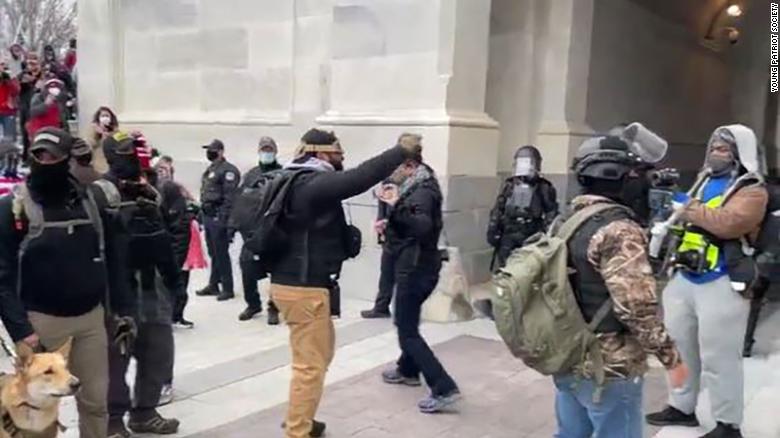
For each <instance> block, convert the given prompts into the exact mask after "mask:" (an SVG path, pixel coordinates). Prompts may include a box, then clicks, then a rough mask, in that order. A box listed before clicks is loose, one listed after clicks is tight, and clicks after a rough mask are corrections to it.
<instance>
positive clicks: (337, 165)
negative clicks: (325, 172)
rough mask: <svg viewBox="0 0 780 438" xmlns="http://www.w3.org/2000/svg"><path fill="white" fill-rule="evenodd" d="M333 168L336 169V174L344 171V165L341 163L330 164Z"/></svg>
mask: <svg viewBox="0 0 780 438" xmlns="http://www.w3.org/2000/svg"><path fill="white" fill-rule="evenodd" d="M330 165H331V166H333V168H334V169H336V172H341V171H343V170H344V163H343V162H341V161H339V162H338V163H330Z"/></svg>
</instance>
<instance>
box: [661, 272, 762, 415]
mask: <svg viewBox="0 0 780 438" xmlns="http://www.w3.org/2000/svg"><path fill="white" fill-rule="evenodd" d="M663 307H664V322H665V324H666V327H667V329H668V330H669V333H670V334H671V336H672V338H673V339H674V341H675V342H676V343H677V348H678V349H679V351H680V353H681V354H682V359H683V361H684V362H685V363H686V364H687V365H688V368H689V369H690V376H689V377H688V380H687V381H686V382H685V385H684V386H683V387H681V388H678V389H672V390H671V391H670V394H669V405H671V406H673V407H675V408H677V409H679V410H681V411H683V412H685V413H688V414H690V413H693V412H694V411H695V410H696V401H697V399H698V396H699V390H700V389H701V386H702V384H703V385H704V386H706V387H707V389H708V390H709V394H710V400H711V404H712V415H713V417H714V418H715V420H716V421H719V422H723V423H726V424H734V425H740V424H742V413H743V398H744V395H743V377H744V376H743V372H742V343H743V340H744V339H745V330H746V329H747V318H748V313H749V311H750V302H749V301H748V300H746V299H744V298H742V296H741V295H739V294H738V293H737V292H735V291H734V290H733V289H732V287H731V282H730V280H729V278H728V276H723V277H721V278H719V279H718V280H716V281H713V282H711V283H706V284H696V283H692V282H690V281H688V280H687V279H686V278H685V277H683V276H682V275H681V274H677V275H675V276H674V278H673V279H672V281H670V282H669V284H668V285H667V286H666V289H664V294H663Z"/></svg>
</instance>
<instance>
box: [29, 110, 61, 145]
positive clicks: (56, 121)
mask: <svg viewBox="0 0 780 438" xmlns="http://www.w3.org/2000/svg"><path fill="white" fill-rule="evenodd" d="M49 127H52V128H62V119H60V108H59V107H58V106H57V104H56V103H53V104H51V105H49V107H48V108H46V112H45V113H44V114H43V115H42V116H38V117H33V118H31V119H30V121H29V122H27V124H26V125H25V128H26V129H27V134H28V135H29V136H30V138H33V137H35V134H36V133H37V132H38V131H40V130H41V129H43V128H49Z"/></svg>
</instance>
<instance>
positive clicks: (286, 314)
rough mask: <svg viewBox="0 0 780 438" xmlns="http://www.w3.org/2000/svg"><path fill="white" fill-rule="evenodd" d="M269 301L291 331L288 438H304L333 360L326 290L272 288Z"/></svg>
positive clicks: (333, 337) (287, 287)
mask: <svg viewBox="0 0 780 438" xmlns="http://www.w3.org/2000/svg"><path fill="white" fill-rule="evenodd" d="M271 297H272V298H273V301H274V303H276V306H277V307H278V308H279V312H280V313H281V314H282V317H283V318H284V320H285V322H286V323H287V326H288V327H289V328H290V348H291V350H292V380H291V381H290V402H289V405H288V408H287V420H286V423H287V426H286V437H287V438H306V437H308V436H309V432H311V428H312V420H314V415H315V414H316V413H317V407H318V406H319V404H320V399H321V398H322V392H323V389H324V386H325V373H326V372H327V371H328V366H329V365H330V363H331V361H332V360H333V354H334V351H335V341H336V333H335V330H334V328H333V321H332V320H331V318H330V296H329V294H328V290H327V289H320V288H306V287H291V286H282V285H278V284H272V285H271Z"/></svg>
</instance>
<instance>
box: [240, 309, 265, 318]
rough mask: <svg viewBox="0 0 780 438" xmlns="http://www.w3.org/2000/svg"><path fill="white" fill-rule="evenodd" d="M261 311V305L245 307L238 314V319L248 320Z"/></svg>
mask: <svg viewBox="0 0 780 438" xmlns="http://www.w3.org/2000/svg"><path fill="white" fill-rule="evenodd" d="M261 313H263V308H262V307H247V308H246V309H244V311H243V312H241V314H240V315H238V320H239V321H249V320H250V319H252V318H254V317H255V315H259V314H261Z"/></svg>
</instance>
